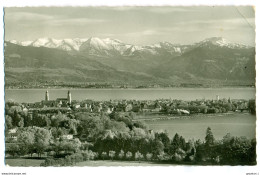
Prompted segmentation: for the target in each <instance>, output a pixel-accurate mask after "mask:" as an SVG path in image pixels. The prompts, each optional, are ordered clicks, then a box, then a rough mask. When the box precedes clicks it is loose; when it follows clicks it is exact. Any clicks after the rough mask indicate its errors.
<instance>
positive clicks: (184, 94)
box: [5, 88, 255, 102]
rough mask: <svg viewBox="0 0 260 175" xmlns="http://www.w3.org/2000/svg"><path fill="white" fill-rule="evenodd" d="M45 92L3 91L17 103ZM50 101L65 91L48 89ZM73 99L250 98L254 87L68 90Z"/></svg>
mask: <svg viewBox="0 0 260 175" xmlns="http://www.w3.org/2000/svg"><path fill="white" fill-rule="evenodd" d="M45 91H46V89H6V90H5V100H6V101H8V100H14V101H16V102H38V101H41V100H43V99H44V97H45ZM48 91H49V95H50V100H55V99H56V98H61V97H67V91H68V89H48ZM70 91H71V94H72V100H85V99H93V100H98V101H101V100H110V99H112V100H115V99H127V100H130V99H136V100H156V99H162V98H164V99H169V98H172V99H180V100H196V99H204V98H205V99H216V95H219V97H220V98H227V99H228V98H231V99H253V98H255V88H169V89H71V90H70Z"/></svg>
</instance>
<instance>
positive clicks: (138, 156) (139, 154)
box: [135, 151, 144, 161]
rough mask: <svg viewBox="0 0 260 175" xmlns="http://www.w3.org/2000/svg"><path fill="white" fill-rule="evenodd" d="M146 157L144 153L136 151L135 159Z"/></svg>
mask: <svg viewBox="0 0 260 175" xmlns="http://www.w3.org/2000/svg"><path fill="white" fill-rule="evenodd" d="M143 158H144V156H143V154H141V153H140V152H139V151H137V152H136V153H135V160H139V161H140V160H142V159H143Z"/></svg>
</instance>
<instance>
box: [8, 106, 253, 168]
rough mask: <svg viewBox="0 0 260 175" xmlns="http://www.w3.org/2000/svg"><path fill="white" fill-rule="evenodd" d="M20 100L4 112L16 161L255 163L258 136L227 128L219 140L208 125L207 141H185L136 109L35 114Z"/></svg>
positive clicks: (10, 154) (52, 163)
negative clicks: (148, 122) (154, 126)
mask: <svg viewBox="0 0 260 175" xmlns="http://www.w3.org/2000/svg"><path fill="white" fill-rule="evenodd" d="M251 103H252V102H251ZM17 105H18V106H19V104H17V103H13V102H9V103H6V111H5V112H6V113H5V114H6V122H5V125H6V126H5V127H6V130H5V131H6V133H5V134H6V156H7V157H8V158H11V157H16V158H17V157H18V159H17V161H18V160H19V157H24V156H26V157H33V156H35V154H37V156H38V157H39V158H41V159H44V162H42V163H41V166H77V165H79V166H81V165H82V163H81V164H80V162H84V161H89V160H111V161H114V160H117V161H135V162H136V161H137V162H139V161H140V162H144V161H146V162H153V163H156V164H188V165H255V164H256V140H255V139H251V140H250V139H248V138H246V137H234V136H232V135H230V134H229V133H228V134H226V135H225V136H224V137H223V139H221V140H216V139H215V138H214V134H213V131H212V130H211V128H209V127H208V128H205V130H206V132H205V139H204V140H193V139H191V140H185V138H183V137H182V136H180V135H179V134H178V133H176V134H175V136H174V137H173V138H169V136H168V133H167V132H154V131H152V130H149V129H148V128H147V127H146V126H145V124H144V123H142V122H140V121H135V120H133V118H134V113H133V112H116V111H114V112H112V113H110V114H108V113H104V112H102V111H99V112H91V113H90V112H84V111H83V112H82V111H78V110H75V111H70V112H68V113H66V112H65V113H61V112H57V113H55V112H52V113H46V112H45V113H39V112H37V111H34V112H32V113H30V112H28V111H23V110H17V109H19V108H18V107H17ZM253 106H254V105H253ZM6 160H7V161H6V162H8V159H6ZM17 164H18V163H17ZM90 164H91V163H90ZM86 165H87V164H86ZM18 166H25V165H24V164H23V165H21V164H19V165H18ZM27 166H28V165H27Z"/></svg>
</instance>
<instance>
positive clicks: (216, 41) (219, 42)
mask: <svg viewBox="0 0 260 175" xmlns="http://www.w3.org/2000/svg"><path fill="white" fill-rule="evenodd" d="M197 44H198V45H207V44H212V45H215V46H220V47H228V48H231V49H239V48H248V47H249V46H246V45H243V44H238V43H232V42H230V41H228V40H227V39H225V38H222V37H211V38H207V39H205V40H203V41H201V42H199V43H197Z"/></svg>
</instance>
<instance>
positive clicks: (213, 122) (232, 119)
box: [145, 113, 256, 141]
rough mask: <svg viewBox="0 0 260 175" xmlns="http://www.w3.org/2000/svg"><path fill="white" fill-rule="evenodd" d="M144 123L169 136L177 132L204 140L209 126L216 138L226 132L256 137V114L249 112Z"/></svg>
mask: <svg viewBox="0 0 260 175" xmlns="http://www.w3.org/2000/svg"><path fill="white" fill-rule="evenodd" d="M145 123H146V124H147V125H148V127H149V129H153V130H154V131H164V130H166V131H167V132H168V134H169V136H170V138H173V136H174V135H175V133H178V134H179V135H181V136H183V137H184V138H185V139H192V138H194V139H201V140H203V141H204V140H205V136H206V129H207V127H210V128H211V130H212V132H213V135H214V137H215V138H216V139H222V138H223V136H225V135H226V134H227V133H230V134H231V135H232V136H246V137H248V138H255V137H256V136H255V135H256V134H255V132H256V131H255V128H256V116H255V115H251V114H249V113H233V114H229V115H225V114H216V115H207V114H200V115H197V116H194V117H191V118H189V119H181V118H180V119H169V120H154V121H145Z"/></svg>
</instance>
